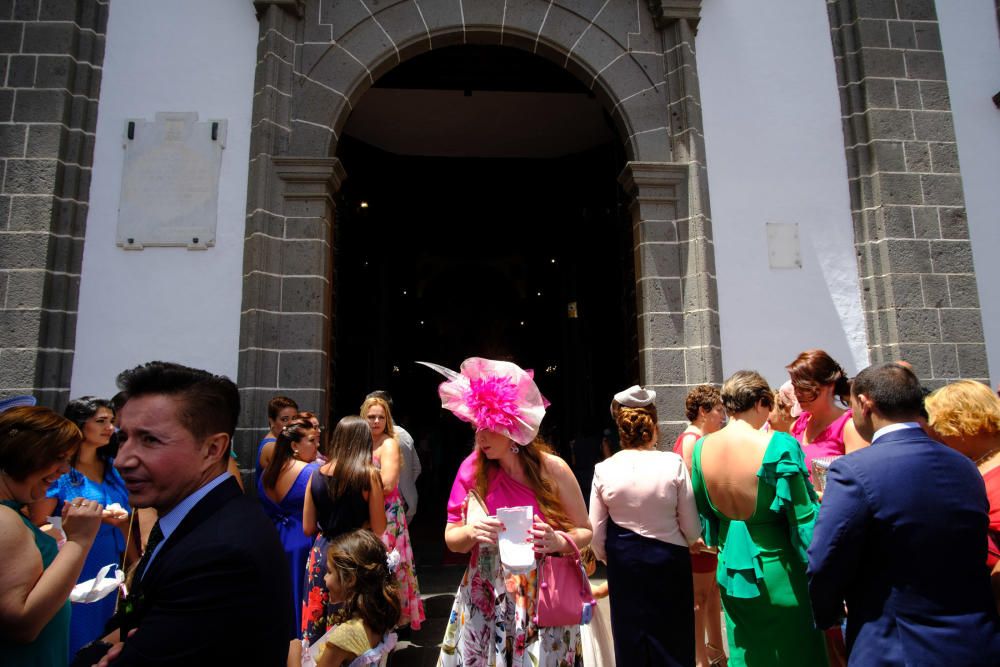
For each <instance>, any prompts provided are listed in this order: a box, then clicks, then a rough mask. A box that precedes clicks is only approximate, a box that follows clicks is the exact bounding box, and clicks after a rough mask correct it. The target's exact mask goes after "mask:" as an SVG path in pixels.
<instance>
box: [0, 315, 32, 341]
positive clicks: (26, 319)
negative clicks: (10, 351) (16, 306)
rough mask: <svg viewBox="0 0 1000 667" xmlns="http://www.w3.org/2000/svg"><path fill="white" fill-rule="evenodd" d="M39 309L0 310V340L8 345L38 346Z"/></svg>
mask: <svg viewBox="0 0 1000 667" xmlns="http://www.w3.org/2000/svg"><path fill="white" fill-rule="evenodd" d="M41 320H42V311H41V310H0V340H3V342H4V345H6V346H9V347H38V345H39V332H40V329H41Z"/></svg>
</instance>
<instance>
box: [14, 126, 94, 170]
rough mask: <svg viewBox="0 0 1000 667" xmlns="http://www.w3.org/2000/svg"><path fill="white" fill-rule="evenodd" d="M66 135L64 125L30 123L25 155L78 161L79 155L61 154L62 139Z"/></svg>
mask: <svg viewBox="0 0 1000 667" xmlns="http://www.w3.org/2000/svg"><path fill="white" fill-rule="evenodd" d="M65 136H66V128H65V126H64V125H56V124H44V125H43V124H38V125H32V126H31V129H30V130H29V131H28V141H27V151H26V152H25V157H33V158H52V159H58V158H62V159H64V160H65V161H66V162H75V163H77V164H79V163H80V157H81V156H79V155H65V154H61V151H60V148H61V147H62V143H63V139H64V137H65Z"/></svg>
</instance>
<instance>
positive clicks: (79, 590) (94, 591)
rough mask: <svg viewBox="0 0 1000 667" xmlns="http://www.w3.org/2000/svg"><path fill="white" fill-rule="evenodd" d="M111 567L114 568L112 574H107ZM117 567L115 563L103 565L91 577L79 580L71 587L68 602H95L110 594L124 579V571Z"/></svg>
mask: <svg viewBox="0 0 1000 667" xmlns="http://www.w3.org/2000/svg"><path fill="white" fill-rule="evenodd" d="M111 568H116V569H115V573H114V575H112V576H110V577H109V576H107V575H108V572H110V571H111ZM117 568H118V564H117V563H111V564H110V565H105V566H104V567H102V568H101V569H100V571H98V573H97V576H96V577H94V578H93V579H88V580H87V581H83V582H80V583H79V584H77V585H76V586H74V587H73V590H72V591H71V592H70V594H69V601H70V602H97V601H98V600H103V599H104V598H106V597H108V596H109V595H111V593H113V592H115V591H116V590H118V587H119V586H121V584H122V582H123V581H125V573H124V572H122V571H121V570H120V569H117Z"/></svg>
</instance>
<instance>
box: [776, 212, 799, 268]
mask: <svg viewBox="0 0 1000 667" xmlns="http://www.w3.org/2000/svg"><path fill="white" fill-rule="evenodd" d="M767 261H768V266H770V267H771V268H772V269H801V268H802V251H801V248H800V247H799V224H798V223H797V222H769V223H767Z"/></svg>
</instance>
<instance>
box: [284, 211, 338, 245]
mask: <svg viewBox="0 0 1000 667" xmlns="http://www.w3.org/2000/svg"><path fill="white" fill-rule="evenodd" d="M285 238H286V239H309V240H315V241H327V240H328V239H329V238H330V224H329V223H328V222H327V220H326V219H325V218H321V217H313V218H288V219H287V220H286V221H285Z"/></svg>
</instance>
